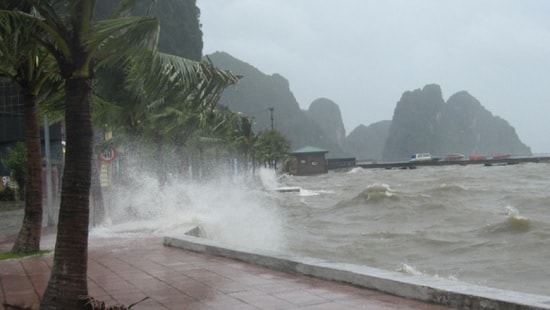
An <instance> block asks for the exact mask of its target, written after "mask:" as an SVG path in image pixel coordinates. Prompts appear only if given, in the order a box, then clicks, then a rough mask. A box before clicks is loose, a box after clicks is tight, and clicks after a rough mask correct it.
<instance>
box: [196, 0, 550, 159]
mask: <svg viewBox="0 0 550 310" xmlns="http://www.w3.org/2000/svg"><path fill="white" fill-rule="evenodd" d="M197 6H198V7H199V8H200V10H201V18H200V20H201V23H202V30H203V41H204V49H203V53H204V54H210V53H213V52H215V51H224V52H227V53H229V54H231V55H232V56H234V57H236V58H238V59H240V60H242V61H245V62H247V63H249V64H251V65H252V66H254V67H256V68H258V69H259V70H260V71H262V72H264V73H266V74H273V73H279V74H281V75H282V76H284V77H285V78H287V79H288V81H289V83H290V90H291V91H292V93H293V94H294V96H295V97H296V99H297V100H298V103H299V104H300V107H301V108H302V109H307V108H308V107H309V105H310V103H311V102H312V101H313V100H315V99H317V98H320V97H326V98H328V99H330V100H332V101H334V102H335V103H337V104H338V105H339V106H340V110H341V112H342V118H343V121H344V124H345V127H346V133H347V134H349V133H350V132H351V131H352V130H353V129H354V128H355V127H356V126H358V125H359V124H364V125H369V124H371V123H374V122H377V121H380V120H389V119H391V118H392V116H393V110H394V108H395V104H396V103H397V101H399V99H400V98H401V95H402V94H403V92H405V91H407V90H413V89H418V88H422V87H424V85H426V84H431V83H436V84H439V85H440V86H441V89H442V91H443V97H444V99H445V100H447V99H448V98H449V97H450V96H451V95H453V94H454V93H456V92H458V91H461V90H466V91H468V92H469V93H470V94H471V95H472V96H474V97H475V98H477V99H478V100H479V101H480V102H481V104H482V105H483V106H485V108H487V109H488V110H489V111H491V112H492V113H493V114H494V115H497V116H500V117H502V118H503V119H505V120H507V121H508V122H509V123H510V124H511V125H512V126H514V127H515V128H516V131H517V133H518V135H519V137H520V139H521V140H522V141H523V142H524V143H526V144H527V145H528V146H530V147H531V149H532V151H533V152H535V153H541V152H550V1H547V0H340V1H322V0H197Z"/></svg>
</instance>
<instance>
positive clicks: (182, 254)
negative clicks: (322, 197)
mask: <svg viewBox="0 0 550 310" xmlns="http://www.w3.org/2000/svg"><path fill="white" fill-rule="evenodd" d="M54 242H55V234H53V233H52V232H51V231H50V232H49V233H48V230H46V231H45V236H44V237H43V238H42V248H43V249H53V246H54ZM12 243H13V236H9V237H5V236H4V237H1V236H0V251H1V252H6V251H9V250H10V248H11V245H12ZM52 259H53V254H51V253H50V254H47V255H45V256H42V257H34V258H25V259H12V260H4V261H0V302H2V303H9V304H15V305H20V306H30V307H32V308H33V309H38V305H39V299H40V296H41V295H42V294H43V292H44V291H45V288H46V285H47V282H48V280H49V276H50V268H51V265H52ZM88 259H89V261H88V290H89V294H90V296H92V297H94V298H95V299H97V300H101V301H104V302H106V303H107V305H109V306H112V305H115V304H122V305H126V306H129V305H130V304H132V303H135V302H138V301H140V300H142V299H145V300H143V301H142V302H140V303H138V304H137V305H135V306H134V307H133V308H132V309H424V310H440V309H450V308H448V307H444V306H440V305H434V304H428V303H425V302H420V301H414V300H409V299H405V298H401V297H396V296H392V295H388V294H384V293H380V292H378V291H373V290H369V289H363V288H358V287H354V286H351V285H346V284H341V283H335V282H330V281H324V280H319V279H316V278H312V277H307V276H303V275H298V274H288V273H283V272H279V271H274V270H271V269H267V268H264V267H259V266H256V265H251V264H247V263H243V262H240V261H237V260H233V259H229V258H222V257H218V256H212V255H207V254H199V253H195V252H191V251H186V250H182V249H177V248H171V247H165V246H163V240H162V238H161V237H146V238H141V239H135V238H98V237H91V238H90V241H89V251H88Z"/></svg>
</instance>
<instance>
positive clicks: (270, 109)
mask: <svg viewBox="0 0 550 310" xmlns="http://www.w3.org/2000/svg"><path fill="white" fill-rule="evenodd" d="M273 110H275V108H273V107H270V108H269V112H270V114H271V131H273V129H274V127H273Z"/></svg>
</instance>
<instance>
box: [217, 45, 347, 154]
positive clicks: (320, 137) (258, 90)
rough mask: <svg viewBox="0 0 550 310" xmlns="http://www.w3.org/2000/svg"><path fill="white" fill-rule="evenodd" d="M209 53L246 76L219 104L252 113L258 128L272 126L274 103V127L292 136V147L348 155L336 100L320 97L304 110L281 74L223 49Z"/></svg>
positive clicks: (233, 70)
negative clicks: (260, 67)
mask: <svg viewBox="0 0 550 310" xmlns="http://www.w3.org/2000/svg"><path fill="white" fill-rule="evenodd" d="M207 57H208V58H210V60H211V61H212V62H213V63H214V65H215V66H216V67H218V68H221V69H228V70H231V71H232V72H233V73H234V74H237V75H242V76H243V78H242V79H241V80H240V81H239V83H238V84H237V85H236V86H235V87H229V88H228V89H226V90H225V91H224V93H223V95H222V97H221V99H220V104H222V105H225V106H227V107H228V108H229V109H230V110H232V111H233V112H241V113H243V114H245V115H248V116H250V117H252V118H253V119H254V120H253V123H254V124H253V129H254V131H255V132H259V131H262V130H267V129H270V128H271V119H270V116H271V115H270V111H269V108H271V107H272V108H273V109H274V110H273V119H274V120H273V124H274V128H275V129H276V130H278V131H279V132H281V133H282V134H283V135H285V136H286V137H287V138H288V139H289V141H290V142H291V147H292V149H298V148H301V147H304V146H307V145H309V146H315V147H319V148H323V149H326V150H328V151H329V153H328V154H327V157H328V158H334V157H342V156H348V154H346V153H345V152H344V151H343V148H342V146H341V141H343V137H345V130H344V126H343V121H342V118H341V115H340V109H339V107H338V106H337V105H336V104H334V103H333V102H331V101H330V100H328V99H318V100H317V101H315V102H313V103H312V105H311V107H310V110H309V111H303V110H301V109H300V106H299V105H298V102H297V101H296V98H295V97H294V94H292V92H291V91H290V86H289V83H288V81H287V80H286V79H285V78H284V77H282V76H281V75H279V74H273V75H266V74H264V73H262V72H261V71H259V70H258V69H256V68H255V67H253V66H251V65H250V64H248V63H246V62H243V61H241V60H238V59H237V58H235V57H233V56H231V55H229V54H227V53H224V52H216V53H213V54H211V55H208V56H207Z"/></svg>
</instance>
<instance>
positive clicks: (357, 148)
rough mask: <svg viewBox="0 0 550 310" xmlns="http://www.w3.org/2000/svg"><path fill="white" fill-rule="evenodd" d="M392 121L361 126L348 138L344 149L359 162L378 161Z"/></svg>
mask: <svg viewBox="0 0 550 310" xmlns="http://www.w3.org/2000/svg"><path fill="white" fill-rule="evenodd" d="M390 126H391V121H380V122H377V123H374V124H371V125H369V126H365V125H359V126H357V127H356V128H355V129H354V130H353V131H352V132H350V134H349V135H348V136H347V137H346V140H345V143H344V149H345V150H346V151H347V152H348V153H350V154H351V155H352V156H353V157H355V158H356V159H357V160H358V161H378V160H381V159H382V151H383V150H384V145H385V144H386V139H387V138H388V133H389V131H390Z"/></svg>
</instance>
